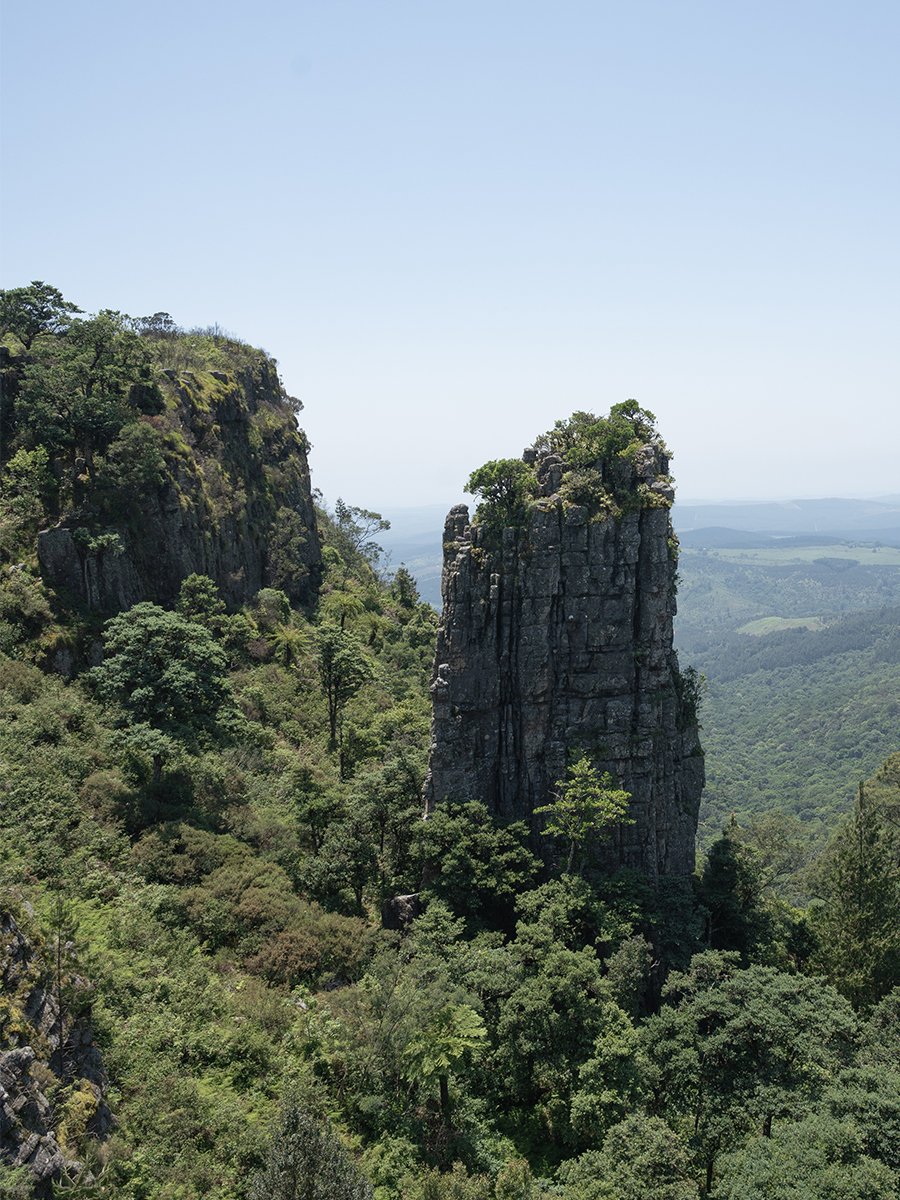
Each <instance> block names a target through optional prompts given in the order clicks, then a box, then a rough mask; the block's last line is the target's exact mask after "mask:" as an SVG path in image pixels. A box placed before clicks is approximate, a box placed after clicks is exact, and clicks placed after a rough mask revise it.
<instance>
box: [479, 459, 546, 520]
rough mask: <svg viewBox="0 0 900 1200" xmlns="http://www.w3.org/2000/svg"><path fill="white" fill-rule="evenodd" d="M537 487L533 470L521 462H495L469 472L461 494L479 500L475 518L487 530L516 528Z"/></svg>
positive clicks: (517, 460)
mask: <svg viewBox="0 0 900 1200" xmlns="http://www.w3.org/2000/svg"><path fill="white" fill-rule="evenodd" d="M536 489H537V484H536V481H535V477H534V469H533V467H531V466H529V465H528V463H526V462H523V461H522V459H521V458H499V459H494V460H493V461H491V462H487V463H485V464H484V466H483V467H479V468H478V470H477V471H473V472H472V474H471V475H470V476H469V479H468V482H467V483H466V487H465V490H466V491H467V492H469V493H470V494H471V495H473V496H478V497H480V498H481V503H480V504H479V505H478V508H477V510H476V516H477V517H478V520H479V521H481V522H482V524H484V525H487V526H489V527H491V528H503V527H504V526H506V525H517V524H518V523H519V522H520V521H521V520H522V518H523V515H524V513H525V510H526V508H527V506H528V502H529V500H530V498H531V497H532V496H533V495H534V494H535V492H536Z"/></svg>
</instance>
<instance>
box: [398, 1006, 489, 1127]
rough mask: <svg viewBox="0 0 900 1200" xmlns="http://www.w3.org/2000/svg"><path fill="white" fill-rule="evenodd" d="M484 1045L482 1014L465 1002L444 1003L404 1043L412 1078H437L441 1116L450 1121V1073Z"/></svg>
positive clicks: (446, 1121)
mask: <svg viewBox="0 0 900 1200" xmlns="http://www.w3.org/2000/svg"><path fill="white" fill-rule="evenodd" d="M486 1044H487V1030H486V1028H485V1024H484V1020H483V1019H482V1017H481V1015H480V1014H479V1013H478V1012H476V1011H475V1009H474V1008H472V1007H471V1006H470V1005H468V1004H446V1005H444V1007H443V1008H439V1009H438V1010H437V1011H436V1012H434V1013H433V1014H432V1015H431V1018H430V1020H429V1021H428V1023H427V1024H426V1025H424V1026H423V1027H421V1028H420V1029H418V1030H416V1032H415V1033H414V1034H413V1036H412V1037H411V1038H410V1040H409V1041H408V1042H407V1044H406V1049H405V1051H404V1059H405V1061H406V1063H407V1064H408V1070H409V1071H410V1073H411V1076H412V1078H413V1079H416V1080H421V1081H423V1082H425V1083H428V1082H430V1081H431V1080H433V1079H437V1081H438V1087H439V1091H440V1106H441V1116H442V1118H443V1120H444V1123H445V1124H446V1125H449V1123H450V1084H449V1077H450V1073H451V1072H452V1071H454V1070H455V1069H456V1068H457V1066H458V1064H459V1063H460V1062H461V1061H462V1060H463V1059H467V1058H471V1057H473V1056H477V1055H478V1054H480V1053H481V1052H482V1051H483V1050H484V1048H485V1045H486Z"/></svg>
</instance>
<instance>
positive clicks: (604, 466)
mask: <svg viewBox="0 0 900 1200" xmlns="http://www.w3.org/2000/svg"><path fill="white" fill-rule="evenodd" d="M620 407H621V406H620ZM613 411H614V413H615V411H616V410H613ZM637 412H640V410H637ZM642 415H646V416H650V414H642ZM578 416H579V417H582V416H584V415H583V414H578ZM574 421H575V418H573V422H574ZM564 424H567V425H569V426H571V424H572V423H564ZM602 425H603V423H602V422H600V423H598V426H602ZM635 428H636V431H637V433H638V434H639V435H643V436H644V437H646V436H647V434H648V430H647V428H646V426H645V424H644V423H643V422H641V421H637V422H636V425H635ZM566 440H567V439H566V438H565V437H563V436H562V435H561V436H560V437H558V438H556V439H555V443H556V444H554V441H553V440H551V441H550V443H549V445H548V444H547V439H544V444H543V445H540V444H539V448H538V449H533V450H530V451H526V452H525V455H524V456H523V460H524V463H525V466H526V467H527V468H528V471H527V477H526V480H525V482H526V484H527V486H528V487H529V488H530V489H531V494H530V495H529V496H528V498H527V502H526V503H524V504H522V505H519V507H518V510H517V512H516V514H515V515H516V520H515V522H514V523H511V524H510V523H506V522H505V521H500V522H498V520H497V516H498V514H497V512H496V511H495V512H494V513H491V512H487V513H486V514H484V516H483V518H482V519H481V520H480V521H479V522H476V523H473V522H471V521H470V520H469V513H468V509H467V508H466V507H465V506H459V507H457V508H454V509H452V510H451V512H450V514H449V516H448V518H447V523H446V527H445V532H444V571H443V580H442V595H443V615H442V619H441V624H440V628H439V631H438V642H437V653H436V658H435V667H434V677H433V683H432V697H433V714H434V715H433V724H432V746H431V755H430V770H429V775H428V779H427V781H426V808H427V810H428V811H430V810H431V809H432V808H433V806H434V805H435V804H437V803H439V802H440V801H442V800H444V799H450V800H468V799H477V800H482V801H484V802H485V803H486V804H487V806H488V807H489V809H491V811H492V812H494V813H495V814H496V815H497V816H499V817H501V818H512V817H516V818H526V819H529V820H535V819H533V818H532V813H533V812H534V809H535V808H537V807H539V806H540V805H543V804H546V803H548V802H549V801H550V800H551V799H552V794H553V792H554V790H555V785H556V783H557V782H558V781H559V780H561V779H563V778H564V777H565V774H566V767H567V762H569V761H571V758H572V756H573V755H578V754H581V753H586V754H587V755H588V756H589V758H590V759H591V761H592V763H593V764H594V765H595V766H596V767H597V768H598V769H599V770H601V771H607V770H608V771H609V772H610V773H611V774H612V775H613V776H614V778H615V779H616V780H618V781H619V786H621V787H623V788H624V789H626V790H627V791H628V792H630V793H631V802H630V816H631V818H632V819H633V821H634V823H633V824H631V825H624V826H622V827H620V828H619V829H617V830H616V832H615V834H614V836H613V839H612V840H611V842H610V844H609V849H608V855H607V857H608V859H609V864H610V866H615V865H623V866H629V867H635V868H638V869H640V870H642V871H643V872H645V873H646V874H647V875H648V876H650V877H651V878H655V877H657V876H659V875H684V874H688V873H690V872H691V871H692V870H693V867H694V838H695V832H696V825H697V810H698V806H699V801H700V792H701V790H702V787H703V782H704V771H703V756H702V751H701V749H700V745H699V741H698V728H697V721H696V716H695V702H696V696H695V694H694V692H695V684H694V681H693V678H692V677H688V678H687V679H686V678H684V677H682V676H681V674H680V672H679V668H678V662H677V658H676V655H675V652H674V651H673V649H672V618H673V615H674V613H675V566H676V554H677V542H676V540H675V538H674V535H673V532H672V526H671V522H670V519H669V506H670V504H671V499H672V489H671V483H670V480H669V478H668V475H667V472H668V457H667V454H666V452H665V448H664V447H663V446H662V443H661V442H660V441H659V439H658V438H656V437H655V436H654V437H652V438H651V440H649V441H645V442H641V441H640V440H638V441H637V442H634V441H633V440H632V441H630V442H628V443H626V445H625V446H624V447H623V448H622V449H621V450H614V451H613V453H609V451H608V449H606V450H603V451H602V452H600V453H599V454H597V455H596V456H593V454H592V449H591V440H590V438H588V439H587V444H586V445H585V444H584V441H582V443H581V444H580V445H579V444H577V439H576V444H575V445H570V446H569V447H568V450H567V451H566V452H565V454H561V453H558V452H557V450H562V449H564V443H565V442H566ZM568 440H569V441H571V440H572V439H571V438H569V439H568ZM595 442H596V439H595ZM573 457H574V458H575V459H576V460H577V461H578V463H579V465H578V466H577V467H573V466H572V465H571V462H572V459H573ZM473 478H474V477H473ZM470 490H471V489H470ZM579 501H580V502H579ZM479 511H480V513H481V510H479ZM499 515H500V516H501V517H502V516H503V514H502V512H501V513H500V514H499Z"/></svg>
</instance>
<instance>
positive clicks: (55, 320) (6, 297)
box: [0, 279, 81, 350]
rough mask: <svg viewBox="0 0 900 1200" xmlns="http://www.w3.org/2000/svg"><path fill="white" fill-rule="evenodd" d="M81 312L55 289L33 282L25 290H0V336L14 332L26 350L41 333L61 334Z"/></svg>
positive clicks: (39, 281) (19, 288) (36, 281)
mask: <svg viewBox="0 0 900 1200" xmlns="http://www.w3.org/2000/svg"><path fill="white" fill-rule="evenodd" d="M80 312H81V309H80V308H78V307H77V305H75V304H71V303H70V302H69V301H68V300H66V299H64V297H63V294H62V292H60V291H59V290H58V288H55V287H52V286H51V285H50V284H49V283H43V282H42V281H41V280H40V279H35V280H33V281H32V282H31V284H30V285H29V286H28V287H17V288H9V289H8V290H7V291H0V337H3V335H4V334H7V333H14V334H15V335H16V337H17V338H18V339H19V341H20V342H21V343H22V344H23V345H24V346H25V348H26V350H27V349H30V348H31V344H32V342H33V341H34V339H35V338H36V337H37V336H38V335H39V334H42V333H63V332H65V330H66V329H67V328H68V327H69V325H70V324H71V320H72V317H73V315H74V314H75V313H80Z"/></svg>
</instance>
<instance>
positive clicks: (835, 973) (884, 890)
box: [813, 783, 900, 1007]
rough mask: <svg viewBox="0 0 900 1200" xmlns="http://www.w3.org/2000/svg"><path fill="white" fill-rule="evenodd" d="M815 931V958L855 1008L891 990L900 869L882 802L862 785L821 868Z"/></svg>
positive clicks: (899, 929)
mask: <svg viewBox="0 0 900 1200" xmlns="http://www.w3.org/2000/svg"><path fill="white" fill-rule="evenodd" d="M817 892H818V897H819V898H820V901H821V903H820V905H819V906H818V907H817V908H816V909H815V910H814V912H813V918H814V928H815V931H816V933H817V934H818V936H819V939H820V950H819V957H818V961H819V963H820V964H821V966H822V967H823V968H824V969H825V972H826V974H827V975H828V978H829V979H830V980H831V982H832V983H833V984H834V985H835V987H837V988H839V989H840V991H841V992H843V993H844V995H845V996H848V997H849V998H850V1000H851V1001H852V1002H853V1003H854V1004H855V1005H856V1006H857V1007H868V1006H870V1005H873V1004H875V1003H877V1002H878V1000H880V999H881V997H882V996H884V995H886V994H887V992H888V991H889V990H890V989H891V987H892V986H894V984H895V983H896V981H897V979H898V978H900V870H898V866H897V859H896V854H895V852H894V849H893V847H892V845H891V841H890V838H889V837H888V835H887V831H886V830H885V828H884V823H883V820H882V815H881V812H880V810H879V808H878V806H877V805H875V804H872V803H870V802H869V800H868V798H867V795H866V789H865V786H864V785H863V784H862V783H861V784H860V785H859V789H858V791H857V796H856V805H855V807H854V810H853V815H852V816H851V817H850V819H849V820H848V821H845V822H844V824H843V826H842V827H841V828H840V829H839V830H838V832H837V833H836V834H835V836H834V838H833V839H832V841H831V843H830V845H829V847H828V849H827V850H826V852H825V854H824V855H823V858H822V862H821V867H820V870H819V878H818V886H817Z"/></svg>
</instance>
